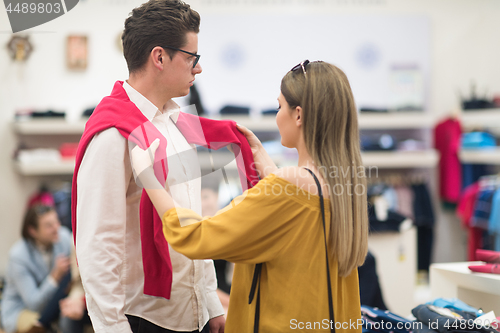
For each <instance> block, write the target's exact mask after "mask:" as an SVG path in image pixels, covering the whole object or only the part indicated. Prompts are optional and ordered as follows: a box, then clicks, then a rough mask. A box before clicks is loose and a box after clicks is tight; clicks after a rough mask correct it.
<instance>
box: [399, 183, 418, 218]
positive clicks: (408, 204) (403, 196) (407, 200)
mask: <svg viewBox="0 0 500 333" xmlns="http://www.w3.org/2000/svg"><path fill="white" fill-rule="evenodd" d="M394 189H395V190H396V193H397V195H398V209H397V212H399V213H401V214H403V215H404V216H406V217H408V218H410V219H412V220H413V219H415V216H413V200H414V198H413V195H414V194H413V190H412V189H410V188H409V187H408V186H396V187H395V188H394Z"/></svg>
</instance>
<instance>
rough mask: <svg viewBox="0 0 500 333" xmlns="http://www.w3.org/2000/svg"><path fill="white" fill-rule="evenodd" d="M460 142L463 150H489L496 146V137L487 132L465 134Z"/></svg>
mask: <svg viewBox="0 0 500 333" xmlns="http://www.w3.org/2000/svg"><path fill="white" fill-rule="evenodd" d="M460 140H461V146H462V148H463V149H488V148H492V147H495V146H496V140H495V137H494V136H493V135H491V134H490V133H486V132H470V133H463V134H462V137H461V139H460Z"/></svg>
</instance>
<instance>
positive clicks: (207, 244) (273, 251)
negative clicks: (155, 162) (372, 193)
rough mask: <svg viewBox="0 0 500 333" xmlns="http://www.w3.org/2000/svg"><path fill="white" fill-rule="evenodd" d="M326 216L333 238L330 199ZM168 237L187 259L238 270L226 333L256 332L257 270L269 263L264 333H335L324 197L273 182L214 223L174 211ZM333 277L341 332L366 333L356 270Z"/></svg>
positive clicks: (166, 219) (263, 293)
mask: <svg viewBox="0 0 500 333" xmlns="http://www.w3.org/2000/svg"><path fill="white" fill-rule="evenodd" d="M325 209H326V221H327V233H328V232H329V228H328V221H330V209H329V204H328V199H325ZM163 233H164V235H165V238H166V239H167V241H168V242H169V243H170V245H171V246H172V247H173V248H174V249H175V250H176V251H178V252H180V253H182V254H184V255H186V256H187V257H188V258H191V259H208V258H211V259H225V260H227V261H231V262H234V263H236V265H235V269H234V276H233V282H232V287H231V295H230V302H229V310H228V315H227V322H226V332H229V333H233V332H235V333H236V332H237V333H246V332H249V333H250V332H253V322H254V315H255V303H256V299H255V298H254V300H253V302H252V304H250V305H249V304H248V295H249V292H250V287H251V285H252V277H253V272H254V267H255V264H257V263H264V265H263V267H262V273H261V274H262V275H261V290H260V297H261V309H260V332H262V333H277V332H289V331H290V332H316V331H323V332H328V331H329V325H330V324H329V315H328V313H329V312H328V292H327V281H326V279H327V278H326V262H325V248H324V241H323V226H322V218H321V208H320V199H319V196H317V195H313V194H311V193H309V192H307V191H304V190H302V189H300V188H299V187H297V186H295V185H294V184H292V183H290V182H288V181H287V180H284V179H283V178H280V177H277V176H276V175H273V174H271V175H269V176H267V177H266V178H264V179H262V180H261V181H260V182H259V183H258V184H257V185H256V186H255V187H253V188H252V189H250V190H247V191H245V192H244V193H243V194H242V195H241V196H239V197H237V198H235V199H234V200H233V201H232V202H231V204H230V205H228V206H227V207H226V208H224V209H222V210H221V211H219V212H218V213H217V215H216V216H214V217H212V218H207V219H203V218H202V217H201V216H199V215H197V214H196V213H194V212H193V211H191V210H189V209H184V208H173V209H170V210H169V211H167V212H166V213H165V215H164V216H163ZM330 270H331V284H332V296H333V307H334V316H335V321H336V325H337V330H341V331H342V332H357V333H359V332H361V326H360V325H358V323H359V322H358V319H360V318H361V315H360V303H359V286H358V273H357V270H354V271H353V272H352V273H351V274H350V275H349V276H347V277H339V276H338V273H337V262H336V260H331V261H330ZM341 326H343V328H341Z"/></svg>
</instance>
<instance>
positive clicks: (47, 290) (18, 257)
mask: <svg viewBox="0 0 500 333" xmlns="http://www.w3.org/2000/svg"><path fill="white" fill-rule="evenodd" d="M71 242H72V239H71V233H70V232H69V231H68V229H66V228H64V227H61V228H59V241H58V242H57V243H55V244H54V246H53V249H52V258H51V264H50V265H49V266H47V264H46V263H45V262H44V260H43V256H42V253H41V252H40V251H39V250H38V249H37V247H35V246H34V244H33V243H32V242H30V241H27V240H24V239H21V240H19V241H17V242H16V243H15V244H14V245H13V246H12V248H11V250H10V252H9V262H8V265H7V275H6V280H5V289H4V292H3V296H2V306H1V311H2V313H1V316H2V323H3V325H4V329H5V331H6V332H7V333H11V332H15V331H16V330H17V318H18V317H19V314H20V313H21V311H22V310H24V309H27V310H31V311H35V312H39V313H40V312H41V311H42V310H43V309H44V307H45V306H46V304H47V302H49V300H50V299H51V298H52V296H54V294H55V293H56V291H57V289H58V286H56V285H54V284H52V283H51V282H50V281H49V275H50V272H51V271H52V269H53V267H54V264H55V259H56V258H57V256H60V255H63V256H66V257H69V256H70V253H71Z"/></svg>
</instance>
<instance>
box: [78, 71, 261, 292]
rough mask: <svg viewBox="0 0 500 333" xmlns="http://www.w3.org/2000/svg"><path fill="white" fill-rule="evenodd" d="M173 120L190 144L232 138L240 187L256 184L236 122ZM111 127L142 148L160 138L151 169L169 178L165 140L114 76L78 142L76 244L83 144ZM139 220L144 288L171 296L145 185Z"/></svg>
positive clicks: (168, 269)
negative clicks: (78, 190)
mask: <svg viewBox="0 0 500 333" xmlns="http://www.w3.org/2000/svg"><path fill="white" fill-rule="evenodd" d="M176 125H177V127H178V128H179V130H180V131H181V133H182V134H183V135H184V137H185V138H186V140H187V142H189V143H191V144H197V145H201V146H205V147H207V148H210V149H219V148H222V147H224V146H227V145H228V144H231V146H232V148H233V152H234V154H235V156H237V157H238V155H239V154H240V152H241V157H242V158H237V159H236V161H237V165H238V172H239V175H240V180H241V182H242V188H243V190H245V189H247V188H250V187H252V186H254V185H255V184H256V183H257V182H258V176H257V173H256V170H255V168H253V167H252V166H253V155H252V151H251V149H250V146H249V144H248V141H247V140H246V138H245V136H244V135H243V134H242V133H241V132H240V131H239V130H238V129H237V128H236V123H235V122H234V121H229V120H227V121H216V120H211V119H206V118H200V117H198V116H195V115H191V114H186V113H182V112H181V113H180V114H179V118H178V119H177V122H176ZM200 126H201V127H200ZM111 127H115V128H116V129H117V130H118V131H119V132H120V134H121V135H123V137H124V138H126V139H127V140H129V142H130V141H131V142H133V143H135V144H137V145H138V146H140V147H141V148H142V149H146V148H147V147H149V145H150V144H151V142H153V141H154V140H155V139H157V138H158V139H160V146H159V148H158V150H157V151H156V155H155V163H154V171H155V175H156V178H157V179H158V181H159V182H160V183H161V184H165V182H166V179H167V174H168V164H167V156H166V147H167V140H166V139H165V137H164V136H162V135H161V133H160V132H159V131H158V130H157V129H156V127H155V126H154V125H153V124H152V123H151V122H149V121H148V120H147V118H146V117H145V116H144V115H143V114H142V112H141V111H140V110H139V109H138V108H137V107H136V106H135V104H134V103H132V102H131V101H130V99H129V98H128V95H127V93H126V92H125V90H124V89H123V82H122V81H117V82H116V83H115V85H114V87H113V91H112V92H111V95H110V96H107V97H105V98H103V100H102V101H101V102H100V103H99V105H98V106H97V107H96V109H95V110H94V112H93V114H92V116H91V117H90V119H89V120H88V121H87V124H86V125H85V131H84V132H83V136H82V138H81V140H80V144H79V146H78V151H77V155H76V165H75V172H74V174H73V184H72V196H71V201H72V202H71V210H72V212H71V214H72V225H73V238H74V241H75V246H76V245H77V244H76V232H77V227H80V228H84V227H85V225H78V224H77V220H76V205H77V179H78V178H77V177H78V170H79V168H80V165H81V162H82V159H83V156H84V154H85V150H86V148H87V146H88V144H89V143H90V141H91V140H92V138H93V137H94V135H95V134H97V133H99V132H101V131H104V130H106V129H108V128H111ZM199 129H201V131H200V130H199ZM140 224H141V247H142V259H143V267H144V294H146V295H151V296H159V297H164V298H167V299H169V298H170V292H171V287H172V263H171V261H170V256H169V251H168V244H167V241H166V240H165V237H164V236H163V225H162V221H161V218H160V216H158V214H157V212H156V211H155V208H154V206H153V204H152V203H151V200H150V199H149V197H148V195H147V193H146V191H144V190H143V192H142V196H141V203H140Z"/></svg>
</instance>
